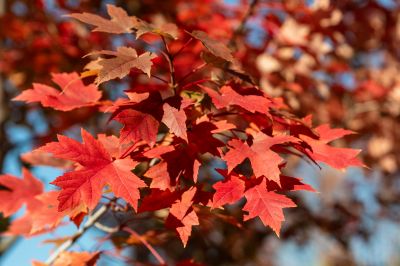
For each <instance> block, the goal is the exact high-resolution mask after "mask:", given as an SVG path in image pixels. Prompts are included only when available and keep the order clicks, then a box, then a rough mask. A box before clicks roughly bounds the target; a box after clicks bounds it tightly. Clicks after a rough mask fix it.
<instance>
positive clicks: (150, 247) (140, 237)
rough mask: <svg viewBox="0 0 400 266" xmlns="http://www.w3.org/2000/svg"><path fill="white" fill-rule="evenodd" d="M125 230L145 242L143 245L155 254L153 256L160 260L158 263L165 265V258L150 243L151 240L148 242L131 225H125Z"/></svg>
mask: <svg viewBox="0 0 400 266" xmlns="http://www.w3.org/2000/svg"><path fill="white" fill-rule="evenodd" d="M123 230H124V231H126V232H128V233H130V234H132V235H134V236H135V237H137V238H138V239H139V240H140V242H142V243H143V245H145V247H146V248H147V249H148V250H149V251H150V252H151V254H153V256H154V257H155V258H156V260H157V261H158V263H160V264H161V265H165V264H166V263H165V260H164V259H163V258H162V257H161V256H160V254H159V253H158V252H157V250H155V249H154V248H153V247H152V246H151V245H150V244H149V242H147V240H146V239H145V238H144V237H142V236H141V235H139V234H138V233H136V232H135V231H134V230H133V229H132V228H130V227H124V229H123Z"/></svg>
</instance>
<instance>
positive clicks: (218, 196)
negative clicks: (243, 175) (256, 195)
mask: <svg viewBox="0 0 400 266" xmlns="http://www.w3.org/2000/svg"><path fill="white" fill-rule="evenodd" d="M213 188H214V189H215V190H216V192H215V194H214V196H213V200H212V204H211V207H212V208H218V207H221V206H222V205H225V204H231V203H235V202H236V201H238V200H239V199H241V198H242V197H243V194H244V189H245V183H244V181H242V180H241V179H240V177H239V176H236V175H231V176H230V177H229V179H228V180H226V181H220V182H217V183H215V184H214V185H213Z"/></svg>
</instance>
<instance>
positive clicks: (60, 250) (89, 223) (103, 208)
mask: <svg viewBox="0 0 400 266" xmlns="http://www.w3.org/2000/svg"><path fill="white" fill-rule="evenodd" d="M108 208H109V206H108V205H103V206H101V207H100V208H99V209H98V210H97V211H96V212H95V213H93V215H91V216H89V218H88V220H87V221H86V223H85V224H84V225H83V226H82V227H81V228H80V229H79V230H78V232H76V234H75V235H74V236H73V237H72V238H71V239H69V240H67V241H65V242H64V243H63V244H62V245H61V246H59V247H58V248H57V249H56V251H54V252H53V253H52V254H51V255H50V257H49V258H48V259H47V260H46V264H47V265H52V264H53V263H54V261H55V260H56V259H57V258H58V256H59V255H60V254H61V253H63V252H64V251H66V250H68V249H69V248H70V247H72V245H73V244H75V243H76V242H77V241H78V239H79V238H80V237H81V236H82V235H83V234H85V233H86V231H87V230H89V229H90V228H91V227H92V226H94V224H95V223H96V222H97V221H98V220H99V219H100V218H101V217H102V216H103V215H104V214H105V213H106V212H107V210H108Z"/></svg>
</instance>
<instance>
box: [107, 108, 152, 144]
mask: <svg viewBox="0 0 400 266" xmlns="http://www.w3.org/2000/svg"><path fill="white" fill-rule="evenodd" d="M114 120H116V121H118V122H120V123H122V124H123V125H124V127H123V128H122V129H121V134H120V138H119V142H120V143H121V144H126V143H129V142H133V143H136V142H138V141H140V140H144V141H146V142H147V143H149V144H150V145H153V144H154V143H155V142H156V140H157V132H158V127H159V123H158V121H157V120H156V119H155V118H154V117H153V116H152V115H149V114H146V113H141V112H139V111H136V110H133V109H127V110H124V111H122V112H120V113H119V114H118V115H116V116H115V117H114Z"/></svg>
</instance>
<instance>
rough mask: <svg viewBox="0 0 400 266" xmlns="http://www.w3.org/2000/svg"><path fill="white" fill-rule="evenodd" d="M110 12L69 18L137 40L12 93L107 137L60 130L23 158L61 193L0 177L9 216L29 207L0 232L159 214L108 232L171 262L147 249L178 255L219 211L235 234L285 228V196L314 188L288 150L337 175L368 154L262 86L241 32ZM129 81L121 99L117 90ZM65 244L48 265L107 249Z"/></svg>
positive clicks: (90, 259) (342, 132) (2, 206)
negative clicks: (94, 123)
mask: <svg viewBox="0 0 400 266" xmlns="http://www.w3.org/2000/svg"><path fill="white" fill-rule="evenodd" d="M107 12H108V17H103V16H100V15H97V14H91V13H86V12H84V13H72V14H70V15H69V19H71V20H77V21H80V22H82V23H85V24H87V25H88V26H89V27H90V29H91V30H92V31H93V32H102V33H106V34H113V35H117V36H121V35H124V36H125V35H128V36H130V37H131V38H130V40H129V42H127V43H126V44H120V43H119V44H118V45H116V46H115V49H113V50H95V51H91V52H90V53H89V54H87V55H86V56H84V58H82V59H81V60H82V61H83V62H85V63H87V64H86V66H85V67H84V69H76V71H75V72H71V73H52V74H51V77H49V78H48V81H47V82H46V83H34V84H33V85H32V87H31V88H30V89H28V90H24V91H23V92H22V93H21V94H20V95H18V96H17V97H15V98H14V99H13V100H14V101H20V102H25V103H26V104H31V103H38V104H40V105H41V106H42V107H43V108H50V109H53V110H55V111H56V112H66V113H68V112H69V113H70V114H71V115H75V116H79V115H81V114H82V112H83V114H86V115H88V116H89V117H90V116H91V115H94V114H99V113H100V114H103V116H104V117H105V119H106V120H104V123H103V125H104V129H103V130H102V131H99V132H89V131H90V130H89V129H86V128H81V130H80V138H76V137H72V136H67V135H63V134H58V136H57V139H54V140H49V141H48V142H47V143H46V144H44V145H42V146H40V147H37V148H36V149H34V150H33V151H31V152H29V153H27V154H24V155H23V160H24V161H25V162H27V163H28V164H31V165H47V166H53V167H57V168H60V169H63V170H64V174H62V175H61V176H58V177H57V178H55V179H54V180H53V181H52V182H51V184H52V185H54V187H53V188H54V189H53V190H50V191H45V190H44V185H43V183H42V182H41V181H39V180H38V179H37V178H35V177H34V176H33V175H32V174H31V173H30V171H28V170H27V169H24V170H23V178H20V177H15V176H12V175H2V176H0V185H1V186H2V187H5V188H6V189H4V190H0V202H1V203H0V211H1V212H2V213H3V215H4V216H6V217H8V216H11V215H13V214H15V213H16V212H18V211H19V210H20V208H21V207H22V206H26V210H25V214H24V215H23V216H22V217H20V218H18V219H16V220H14V221H13V222H12V224H11V226H10V227H9V229H8V231H7V232H6V234H8V235H23V236H32V235H37V234H42V233H46V232H49V231H52V230H54V229H55V228H57V227H59V226H62V225H63V224H65V221H66V220H65V217H67V218H68V219H69V220H70V221H71V222H73V223H75V225H76V226H77V228H79V229H78V230H79V231H78V235H79V236H80V234H83V233H84V232H85V230H86V228H87V227H88V226H93V225H94V224H95V223H96V222H97V221H98V219H99V218H100V217H101V216H104V215H105V214H107V213H108V214H110V213H125V214H129V215H131V217H132V216H133V217H139V218H140V217H145V219H148V220H150V219H152V220H153V221H154V222H153V223H152V226H153V228H148V229H147V232H143V234H138V233H137V232H136V231H134V230H133V227H132V226H131V221H130V220H129V219H125V220H123V221H121V222H120V224H118V225H117V226H116V227H114V228H111V229H113V230H114V231H112V232H113V233H116V232H125V233H127V234H128V235H131V237H133V238H134V239H136V241H138V242H140V243H142V244H143V245H145V246H146V247H148V249H149V250H150V252H151V253H152V254H153V255H154V256H155V258H156V259H157V261H158V263H160V264H165V263H166V262H165V261H164V259H163V258H161V256H160V255H159V254H158V252H157V251H156V250H155V249H154V248H153V247H152V244H151V243H153V244H156V245H157V243H159V242H160V241H168V239H173V238H176V237H177V238H179V239H180V240H181V242H182V247H181V248H182V249H183V248H184V247H185V246H187V245H188V244H190V241H191V238H190V237H191V234H192V231H193V230H194V229H195V230H199V231H202V230H207V228H208V227H209V226H211V225H210V223H212V221H213V219H220V220H222V221H223V222H225V223H228V224H230V225H233V226H235V227H237V228H238V230H242V228H243V227H246V223H247V222H246V221H248V220H252V219H259V220H260V221H261V222H262V223H263V224H264V225H265V227H268V228H270V229H272V230H273V231H274V232H275V234H276V235H277V236H279V234H280V231H281V226H282V223H283V222H284V221H285V217H284V210H285V209H286V208H295V207H296V203H295V202H294V201H293V200H292V199H291V196H290V195H293V193H291V192H293V191H298V190H307V191H310V192H316V191H315V190H314V188H312V187H311V186H310V185H309V184H306V183H304V182H303V180H302V177H301V176H300V177H298V176H291V175H288V173H287V172H286V171H285V167H286V166H287V160H288V158H291V157H298V158H302V159H303V160H305V161H308V162H310V163H312V164H315V165H317V166H318V165H319V164H320V163H324V164H326V165H329V166H331V167H333V168H336V169H345V168H347V167H349V166H359V167H362V166H364V164H363V163H362V162H361V161H360V160H359V159H358V158H357V155H358V153H359V152H360V150H357V149H351V148H338V147H335V146H332V145H331V142H332V141H335V140H337V139H340V138H342V137H344V136H346V135H350V134H353V133H354V132H352V131H350V130H346V129H340V128H334V127H332V126H330V125H329V124H322V125H314V124H313V119H312V116H311V115H308V116H305V117H296V116H295V115H293V114H292V112H291V108H290V107H289V105H287V104H286V103H285V101H284V100H283V98H280V97H273V96H271V95H269V93H268V92H266V91H265V90H262V89H260V88H259V86H258V84H257V82H256V81H255V79H254V78H253V76H252V73H251V71H248V70H247V69H246V68H245V67H243V65H242V64H241V60H240V58H241V57H243V56H244V54H240V53H239V54H238V52H237V51H238V49H237V45H236V44H235V38H236V35H238V34H239V31H240V30H241V29H240V27H238V29H237V31H235V32H234V33H233V36H231V38H230V39H229V38H225V39H224V38H218V37H212V36H211V35H210V34H209V33H206V32H205V31H203V30H201V27H196V26H195V27H194V26H193V25H189V26H188V27H183V26H181V25H180V26H179V27H178V26H177V25H175V24H173V23H166V22H164V23H160V24H152V23H150V22H147V21H144V20H142V19H140V18H137V17H135V16H130V15H128V13H127V12H126V11H124V9H122V8H120V7H117V6H114V5H108V6H107ZM280 38H284V36H281V37H280ZM128 78H129V79H131V80H132V82H131V83H130V85H127V86H126V87H124V85H122V87H123V88H122V89H123V93H122V94H120V95H118V96H117V97H115V94H113V93H110V91H112V90H121V85H120V84H119V83H117V82H119V81H120V79H128ZM85 110H86V111H85ZM110 127H114V128H118V132H117V133H113V132H112V131H110V130H109V128H110ZM212 162H217V164H212ZM210 166H211V167H210ZM206 168H207V169H209V170H206ZM210 168H211V170H210ZM108 229H110V228H108ZM158 238H160V239H158ZM74 239H75V238H74V237H72V238H70V239H67V240H65V241H67V242H68V241H70V242H71V244H72V243H73V242H74V241H75V240H74ZM119 241H120V242H121V240H119ZM125 241H127V240H126V239H125ZM131 241H132V239H131ZM119 245H121V243H119ZM116 246H118V245H117V244H116ZM61 251H62V252H60V253H59V254H56V255H55V256H52V257H50V260H49V261H47V263H48V264H52V263H53V264H54V265H83V264H82V263H83V262H85V265H93V264H95V261H96V260H97V259H98V258H99V257H101V256H102V250H101V248H100V249H99V250H97V251H96V252H94V253H93V252H81V253H77V252H69V251H67V250H61ZM74 261H75V262H74ZM35 263H36V265H41V263H39V262H35ZM68 263H69V264H68ZM79 263H81V264H79ZM185 265H186V264H185Z"/></svg>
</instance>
